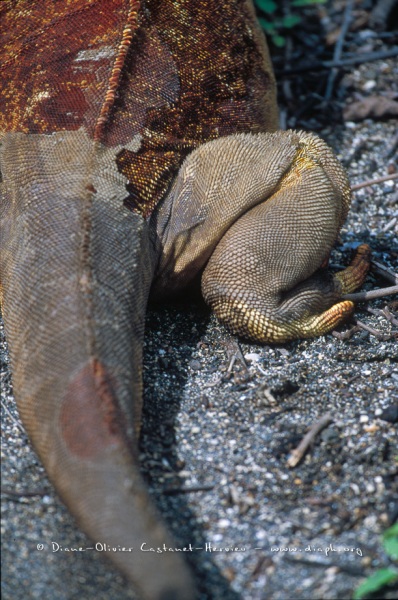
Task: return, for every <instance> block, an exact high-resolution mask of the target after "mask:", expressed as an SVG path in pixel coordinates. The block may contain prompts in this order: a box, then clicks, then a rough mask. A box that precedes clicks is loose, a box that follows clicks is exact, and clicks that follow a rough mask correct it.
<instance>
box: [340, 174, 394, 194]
mask: <svg viewBox="0 0 398 600" xmlns="http://www.w3.org/2000/svg"><path fill="white" fill-rule="evenodd" d="M392 179H398V173H391V175H384V176H383V177H377V178H376V179H369V180H368V181H362V182H361V183H356V184H355V185H352V186H351V189H352V191H355V190H360V189H361V188H364V187H368V185H377V184H378V183H383V182H384V181H391V180H392Z"/></svg>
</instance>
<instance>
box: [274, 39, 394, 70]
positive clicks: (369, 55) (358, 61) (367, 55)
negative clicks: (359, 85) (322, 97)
mask: <svg viewBox="0 0 398 600" xmlns="http://www.w3.org/2000/svg"><path fill="white" fill-rule="evenodd" d="M395 56H398V47H393V48H392V49H391V50H381V51H378V52H364V53H363V54H360V55H356V56H353V57H350V58H344V59H342V60H336V61H333V60H325V61H320V62H314V63H311V64H309V65H306V66H302V67H296V68H292V69H281V70H279V69H276V70H275V74H276V76H277V77H279V78H282V77H288V76H289V75H301V73H307V72H308V71H324V70H326V71H328V70H329V69H331V68H333V67H349V66H352V65H362V64H364V63H367V62H372V61H374V60H382V59H385V58H393V57H395Z"/></svg>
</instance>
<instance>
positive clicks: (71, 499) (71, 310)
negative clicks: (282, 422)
mask: <svg viewBox="0 0 398 600" xmlns="http://www.w3.org/2000/svg"><path fill="white" fill-rule="evenodd" d="M112 158H113V157H112V156H110V155H109V150H105V149H103V148H101V147H99V146H98V145H97V146H95V145H94V147H93V143H92V141H90V140H89V139H88V138H87V136H86V134H85V133H84V131H83V130H79V131H74V132H66V131H64V132H58V133H55V134H53V135H51V136H49V135H25V134H20V133H13V134H7V135H6V136H5V139H4V142H3V147H2V151H1V159H2V176H3V184H2V185H3V190H2V196H3V197H2V206H3V211H4V212H3V218H2V225H3V230H2V232H1V234H2V235H1V239H2V242H3V249H2V280H3V291H4V298H3V300H4V316H5V322H6V333H7V337H8V341H9V346H10V352H11V361H12V372H13V384H14V390H15V397H16V399H17V403H18V407H19V411H20V414H21V418H22V421H23V423H24V425H25V427H26V430H27V432H28V435H29V437H30V439H31V440H32V442H33V444H34V447H35V449H36V451H37V453H38V454H39V456H40V458H41V460H42V461H43V463H44V465H45V468H46V470H47V472H48V475H49V477H50V479H51V481H52V482H53V483H54V485H55V488H56V490H57V491H58V493H59V494H60V496H61V498H62V499H63V500H64V502H65V503H66V504H67V506H68V507H69V509H70V511H71V512H72V513H73V515H74V516H75V517H76V519H77V521H78V522H79V524H80V525H81V527H82V528H83V529H84V530H85V531H86V532H87V534H88V535H89V536H90V537H91V538H92V540H93V542H94V543H98V544H101V546H98V548H99V549H100V550H104V551H106V552H107V553H108V554H109V557H110V558H111V559H112V561H113V562H114V563H115V564H116V565H117V566H118V567H119V568H120V569H121V570H122V571H123V572H124V573H125V574H126V575H127V576H128V577H129V578H130V579H131V580H132V581H133V582H134V584H135V585H136V587H137V589H138V591H139V593H140V594H141V596H142V598H144V599H148V600H155V599H156V600H159V599H162V600H165V599H166V598H168V599H173V600H177V599H184V600H185V599H186V600H188V599H190V598H192V597H193V584H192V581H191V578H190V575H189V573H188V570H187V568H186V567H185V564H184V562H183V560H182V558H181V555H180V554H178V553H168V552H165V553H163V554H158V553H156V552H144V551H143V549H148V548H151V547H152V548H157V547H159V546H160V547H161V546H163V544H164V543H165V544H166V546H168V547H174V546H175V543H173V541H172V539H171V538H170V536H169V535H168V533H167V532H166V530H165V527H164V526H163V525H162V524H161V523H160V522H159V520H158V517H157V514H156V512H155V510H154V508H153V507H152V504H151V502H150V500H149V497H148V493H147V491H146V489H145V486H144V484H143V481H142V479H141V477H140V475H139V468H138V461H137V455H136V453H137V438H138V431H139V421H140V416H141V353H142V338H143V330H144V314H145V308H146V301H147V293H148V289H149V285H150V281H151V277H152V271H153V268H152V263H153V257H151V255H150V250H149V242H148V231H147V227H146V224H145V222H144V221H143V219H142V218H141V217H139V216H138V215H135V214H133V213H131V212H129V211H128V210H127V209H125V208H124V207H123V197H124V196H125V193H126V192H125V187H124V183H125V182H124V181H123V179H121V176H120V175H119V174H118V173H117V169H116V166H115V163H114V161H113V160H112ZM143 544H144V546H143ZM130 548H131V549H132V550H131V551H130ZM123 549H125V550H123Z"/></svg>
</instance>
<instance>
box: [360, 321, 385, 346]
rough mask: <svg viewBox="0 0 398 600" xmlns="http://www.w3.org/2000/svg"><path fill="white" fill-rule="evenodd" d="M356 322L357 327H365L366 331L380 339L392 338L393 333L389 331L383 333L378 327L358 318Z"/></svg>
mask: <svg viewBox="0 0 398 600" xmlns="http://www.w3.org/2000/svg"><path fill="white" fill-rule="evenodd" d="M355 322H356V325H357V327H359V328H360V329H363V330H364V331H367V332H368V333H370V334H371V335H374V336H375V337H376V338H377V339H378V340H383V341H387V340H389V339H390V338H391V335H390V334H389V333H383V332H381V331H379V330H378V329H375V328H374V327H371V326H370V325H366V323H363V322H362V321H358V320H357V319H356V320H355Z"/></svg>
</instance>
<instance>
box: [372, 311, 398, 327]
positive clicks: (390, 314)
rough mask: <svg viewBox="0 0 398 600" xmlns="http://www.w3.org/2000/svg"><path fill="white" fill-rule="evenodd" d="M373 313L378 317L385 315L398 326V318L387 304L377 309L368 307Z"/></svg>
mask: <svg viewBox="0 0 398 600" xmlns="http://www.w3.org/2000/svg"><path fill="white" fill-rule="evenodd" d="M366 310H367V311H368V312H369V313H370V314H371V315H375V316H376V317H384V318H385V319H387V321H389V322H390V323H391V324H392V325H395V326H396V327H398V319H396V318H395V316H394V315H393V314H392V312H391V311H390V310H389V308H388V306H385V307H384V308H383V309H381V310H380V309H377V308H376V309H375V308H369V307H368V308H367V309H366Z"/></svg>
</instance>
